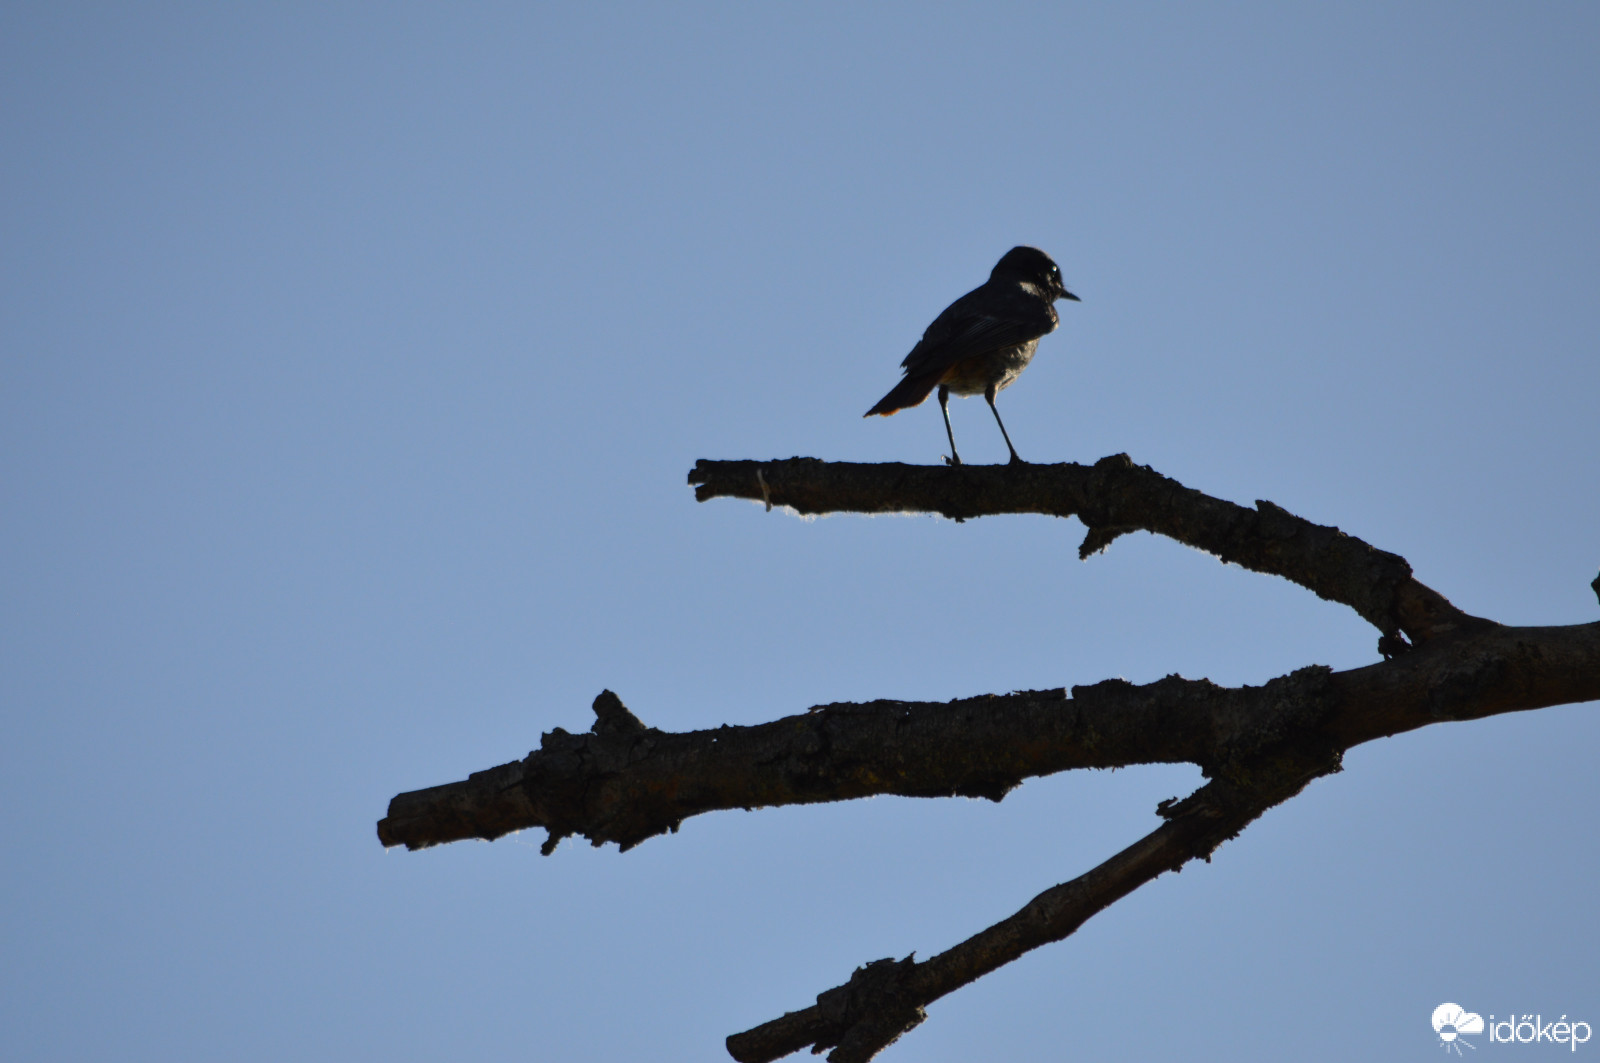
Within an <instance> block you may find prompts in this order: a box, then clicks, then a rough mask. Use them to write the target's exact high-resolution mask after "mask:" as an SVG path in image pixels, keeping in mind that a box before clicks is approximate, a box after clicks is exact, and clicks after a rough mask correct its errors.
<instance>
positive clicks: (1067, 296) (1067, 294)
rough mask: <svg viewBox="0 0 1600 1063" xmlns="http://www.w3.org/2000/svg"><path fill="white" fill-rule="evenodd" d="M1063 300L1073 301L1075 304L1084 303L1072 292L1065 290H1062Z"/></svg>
mask: <svg viewBox="0 0 1600 1063" xmlns="http://www.w3.org/2000/svg"><path fill="white" fill-rule="evenodd" d="M1061 298H1063V299H1071V300H1072V301H1073V302H1075V303H1081V302H1083V300H1082V299H1079V298H1078V297H1077V296H1076V295H1073V294H1072V293H1071V292H1069V291H1067V290H1066V289H1065V288H1063V289H1061Z"/></svg>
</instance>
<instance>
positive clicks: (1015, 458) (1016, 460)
mask: <svg viewBox="0 0 1600 1063" xmlns="http://www.w3.org/2000/svg"><path fill="white" fill-rule="evenodd" d="M1006 464H1007V465H1026V464H1028V463H1027V462H1025V461H1023V460H1022V456H1021V455H1020V454H1018V453H1017V452H1016V451H1014V450H1013V451H1012V452H1011V460H1010V461H1008V462H1006Z"/></svg>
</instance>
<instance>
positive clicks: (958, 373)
mask: <svg viewBox="0 0 1600 1063" xmlns="http://www.w3.org/2000/svg"><path fill="white" fill-rule="evenodd" d="M1038 349H1039V341H1038V340H1029V341H1028V342H1027V343H1019V344H1017V345H1016V346H1015V347H1004V348H1002V349H1000V350H998V351H991V352H990V353H988V354H980V355H978V356H976V357H973V358H964V359H962V360H961V361H959V362H957V363H956V364H955V365H952V366H951V367H950V370H949V372H947V373H946V374H945V375H944V379H942V380H940V381H939V383H941V384H943V385H944V386H945V387H947V388H949V389H950V390H951V391H952V392H954V393H955V394H957V395H982V394H983V393H984V392H985V391H988V390H989V387H990V385H993V386H994V389H995V390H996V391H1001V390H1004V389H1005V388H1008V387H1010V386H1011V382H1012V381H1014V380H1016V379H1017V377H1018V375H1019V374H1021V372H1022V371H1023V370H1024V369H1026V368H1027V367H1028V363H1029V362H1031V361H1033V352H1034V351H1036V350H1038Z"/></svg>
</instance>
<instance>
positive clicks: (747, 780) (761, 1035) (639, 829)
mask: <svg viewBox="0 0 1600 1063" xmlns="http://www.w3.org/2000/svg"><path fill="white" fill-rule="evenodd" d="M690 482H691V483H692V484H696V485H698V486H697V487H696V492H695V494H696V497H697V498H699V499H700V500H701V501H705V500H707V499H710V498H716V497H737V498H747V499H752V500H756V501H761V502H764V503H765V504H766V505H767V506H768V508H769V509H770V508H771V507H772V506H774V505H779V506H784V507H787V508H790V509H793V510H795V511H797V512H800V513H803V514H817V513H834V512H860V513H883V512H930V513H941V514H944V515H945V516H948V517H952V518H954V519H957V520H964V519H968V518H971V517H977V516H983V515H991V514H1001V513H1045V514H1051V515H1055V516H1063V517H1064V516H1075V517H1077V518H1078V519H1079V520H1081V521H1082V522H1083V523H1084V524H1085V525H1086V526H1087V528H1088V529H1089V531H1088V535H1087V536H1086V538H1085V540H1084V542H1083V544H1082V546H1081V548H1080V554H1081V555H1082V556H1085V557H1087V556H1089V555H1091V554H1093V553H1095V552H1097V551H1099V550H1102V549H1104V548H1105V547H1106V546H1107V545H1108V544H1109V543H1111V542H1112V541H1113V540H1114V539H1116V538H1117V537H1118V536H1119V535H1123V534H1126V533H1127V532H1130V531H1135V530H1145V531H1150V532H1154V533H1156V534H1161V535H1166V536H1169V537H1170V538H1173V539H1175V540H1177V541H1179V542H1183V543H1186V544H1188V545H1190V546H1194V547H1197V548H1199V549H1201V550H1205V551H1207V552H1209V553H1212V554H1214V555H1216V556H1217V557H1218V558H1220V559H1222V560H1224V561H1231V562H1234V563H1236V564H1239V565H1242V566H1244V567H1246V568H1250V569H1254V570H1256V571H1259V572H1266V573H1271V574H1273V575H1277V576H1281V577H1283V578H1285V579H1288V580H1291V581H1293V582H1295V583H1298V584H1300V585H1301V586H1303V587H1306V588H1307V589H1309V590H1312V591H1314V592H1315V593H1317V594H1318V595H1320V596H1321V597H1323V598H1326V599H1328V600H1330V601H1335V602H1339V603H1342V604H1344V605H1347V606H1349V607H1350V608H1351V609H1354V610H1355V611H1356V612H1357V613H1358V614H1359V615H1360V616H1362V617H1363V618H1365V619H1366V620H1367V621H1368V622H1370V623H1371V624H1372V625H1373V626H1374V627H1375V628H1377V630H1378V632H1379V635H1380V638H1379V641H1378V650H1379V652H1380V653H1381V654H1382V656H1383V657H1384V658H1386V659H1384V660H1382V661H1379V662H1377V663H1374V664H1371V665H1368V666H1366V667H1363V668H1356V669H1351V670H1348V671H1344V672H1333V671H1332V670H1330V669H1328V668H1325V667H1320V666H1312V667H1307V668H1302V669H1300V670H1298V671H1296V672H1294V673H1292V674H1290V675H1287V676H1282V677H1279V678H1277V679H1273V680H1271V681H1270V682H1268V683H1266V684H1265V685H1263V686H1260V687H1250V686H1244V687H1237V688H1228V687H1219V686H1217V685H1215V684H1213V683H1210V682H1208V681H1206V680H1203V679H1201V680H1190V679H1181V678H1179V677H1176V676H1170V677H1168V678H1166V679H1163V680H1160V681H1158V682H1155V683H1150V684H1145V685H1142V686H1141V685H1134V684H1131V683H1127V682H1124V681H1121V680H1107V681H1105V682H1102V683H1097V684H1094V685H1091V686H1079V687H1074V688H1072V689H1071V690H1070V691H1067V690H1044V691H1024V692H1018V693H1013V694H1007V695H991V696H985V697H977V698H965V699H961V700H957V701H951V702H944V703H937V702H900V701H874V702H867V703H861V704H855V703H841V704H833V705H822V706H816V707H814V708H812V709H811V710H809V711H808V712H806V713H802V714H799V715H796V716H789V717H785V718H783V719H779V720H775V721H773V722H770V723H765V724H760V725H756V726H752V727H727V726H724V727H720V728H716V729H712V730H704V731H691V732H686V733H668V732H663V731H660V730H657V729H655V728H652V727H647V726H646V725H645V724H644V723H643V722H641V721H640V720H639V719H638V718H637V717H636V716H634V714H633V713H631V712H630V711H629V710H628V709H627V708H626V707H624V706H623V704H622V702H621V700H620V699H619V698H617V696H616V695H615V694H613V693H611V692H610V691H605V692H602V693H601V694H600V696H599V697H598V698H596V699H595V702H594V706H593V708H594V712H595V717H596V719H595V722H594V724H593V725H592V726H591V728H590V729H589V731H587V732H585V733H582V734H570V733H568V732H566V731H564V730H562V729H560V728H556V729H554V730H552V731H551V732H550V733H549V734H546V735H544V736H543V738H542V740H541V744H540V748H539V749H537V750H534V751H533V752H531V753H529V754H528V756H526V757H524V758H523V759H521V760H518V761H513V762H511V763H509V764H503V765H501V766H499V767H497V768H491V769H489V770H487V771H482V772H477V773H474V774H473V775H471V776H470V777H468V778H467V779H466V780H464V781H461V782H456V783H450V784H447V785H444V786H435V787H432V788H430V789H426V790H418V791H414V792H411V793H403V794H400V795H398V796H397V797H395V798H394V799H393V800H392V801H391V802H390V805H389V814H388V815H387V816H386V817H385V818H384V819H383V820H382V821H380V822H379V824H378V836H379V839H380V841H382V843H383V844H384V845H386V846H389V845H404V846H406V847H407V848H410V849H421V848H425V847H427V846H430V845H438V844H441V843H443V842H449V841H456V840H459V839H463V838H496V837H499V836H501V835H503V834H506V833H509V832H511V831H516V830H523V829H526V828H528V827H535V826H539V827H544V828H545V829H546V830H547V831H548V832H549V835H548V838H547V840H546V842H545V845H544V851H545V852H547V853H548V852H550V851H551V850H553V849H554V847H555V846H556V845H557V844H558V843H559V842H560V840H561V839H562V838H564V837H568V836H571V835H579V836H582V837H585V838H587V839H589V841H590V842H591V843H593V844H595V845H601V844H603V843H605V842H608V841H611V842H616V843H618V845H619V846H620V847H621V848H623V849H628V848H631V847H632V846H634V845H637V844H638V843H639V842H641V841H643V840H645V839H646V838H649V837H652V836H654V835H657V834H662V833H666V832H669V831H673V830H676V829H677V827H678V825H679V824H680V823H681V822H682V821H683V820H684V819H685V818H687V817H689V816H693V815H697V814H699V813H702V812H709V811H714V810H717V809H727V808H745V809H749V808H756V807H765V806H770V805H783V804H805V803H811V802H819V801H838V800H845V799H848V798H854V797H865V796H869V795H873V794H886V793H887V794H900V795H904V796H911V797H938V796H951V795H963V796H976V797H987V798H990V799H992V800H996V801H998V800H1000V799H1001V798H1002V797H1004V795H1005V794H1006V793H1007V792H1008V791H1009V790H1011V789H1012V788H1013V787H1015V786H1017V785H1018V784H1019V783H1021V782H1022V781H1023V780H1024V779H1027V778H1030V777H1034V776H1039V775H1047V774H1050V773H1052V772H1057V771H1065V770H1068V769H1072V768H1105V767H1121V766H1127V765H1132V764H1148V763H1177V762H1186V763H1193V764H1196V765H1198V766H1199V767H1200V768H1201V770H1202V772H1203V773H1204V775H1205V777H1206V779H1207V780H1208V781H1207V782H1206V783H1205V784H1204V785H1203V786H1201V787H1200V788H1199V789H1198V790H1196V791H1195V793H1193V794H1191V795H1190V796H1189V797H1187V798H1185V799H1183V800H1182V801H1176V800H1174V801H1168V802H1163V804H1162V805H1161V806H1160V807H1159V808H1158V809H1157V813H1158V815H1159V816H1160V817H1161V818H1162V820H1163V822H1162V824H1161V825H1160V826H1159V827H1157V828H1156V830H1154V831H1153V832H1152V833H1150V834H1149V835H1147V836H1146V837H1145V838H1143V839H1140V840H1139V841H1137V842H1135V843H1134V844H1133V845H1131V846H1129V847H1128V848H1127V849H1125V850H1124V851H1123V852H1121V853H1118V854H1117V855H1116V856H1114V857H1112V858H1111V859H1110V860H1107V861H1106V862H1105V863H1103V864H1101V865H1100V866H1099V867H1096V868H1094V869H1092V870H1090V871H1088V872H1087V873H1085V874H1084V875H1082V876H1080V877H1079V878H1076V879H1074V880H1072V881H1071V882H1067V883H1063V884H1061V885H1058V886H1055V887H1052V888H1051V889H1049V890H1046V891H1045V892H1044V893H1041V894H1040V895H1039V896H1038V897H1036V898H1034V899H1033V901H1031V902H1029V904H1028V905H1026V906H1025V907H1024V908H1022V909H1021V910H1020V911H1018V912H1017V913H1016V914H1015V915H1013V916H1011V917H1010V918H1008V919H1006V920H1003V921H1001V922H1000V923H997V924H995V925H994V926H992V927H989V928H987V929H985V930H983V931H981V932H979V933H978V934H976V935H974V936H972V937H971V938H969V939H967V940H966V941H964V942H962V943H960V944H958V945H956V946H955V947H953V948H951V949H949V950H947V951H945V952H943V953H940V954H939V955H937V956H934V957H932V958H930V959H928V960H925V961H922V962H917V961H915V960H913V959H911V958H907V959H905V960H900V961H896V960H893V959H885V960H877V961H874V962H872V963H869V964H867V965H865V966H864V967H862V968H860V969H858V970H857V971H856V972H855V974H854V975H853V976H852V977H851V978H850V979H849V981H848V982H846V983H845V984H844V985H841V986H838V987H836V988H834V989H830V990H826V991H824V992H823V993H821V994H820V995H819V996H818V998H817V1003H816V1004H815V1005H814V1006H812V1007H809V1008H805V1009H802V1010H801V1011H798V1012H792V1013H790V1014H788V1015H785V1016H783V1017H781V1018H779V1019H775V1020H773V1021H772V1022H768V1023H765V1024H763V1025H761V1026H758V1027H756V1028H754V1029H752V1030H749V1031H746V1032H744V1033H741V1034H735V1035H734V1036H732V1037H730V1038H728V1050H729V1052H730V1054H731V1055H732V1056H733V1057H734V1058H735V1059H738V1060H740V1061H741V1063H754V1061H759V1060H771V1059H776V1058H778V1057H780V1056H783V1055H786V1054H788V1053H790V1052H794V1051H797V1050H799V1049H800V1048H804V1047H807V1046H811V1047H813V1048H814V1050H816V1051H823V1050H826V1049H831V1050H832V1051H831V1052H830V1054H829V1057H828V1058H829V1060H830V1061H831V1063H851V1061H865V1060H868V1059H871V1058H872V1057H873V1056H874V1055H875V1054H876V1053H877V1052H879V1051H881V1050H882V1048H883V1047H885V1046H886V1045H888V1044H891V1043H893V1041H894V1040H896V1039H897V1038H898V1037H900V1036H901V1035H902V1034H903V1033H905V1032H906V1031H907V1030H909V1029H911V1028H912V1027H914V1026H916V1025H917V1024H918V1023H920V1022H921V1021H923V1019H924V1017H925V1012H924V1008H925V1007H926V1006H927V1005H928V1004H929V1003H931V1002H932V1001H934V1000H937V999H938V998H939V997H942V996H944V995H945V994H947V993H949V992H951V991H953V990H955V989H957V988H959V987H961V986H963V985H966V984H968V983H970V982H972V981H973V980H975V979H977V978H979V977H982V976H983V975H984V974H986V973H988V972H989V971H992V970H994V969H995V968H997V967H999V966H1002V965H1003V964H1005V963H1008V962H1010V961H1011V960H1013V959H1015V958H1017V957H1018V956H1020V955H1022V954H1023V953H1025V952H1027V951H1028V950H1030V949H1034V948H1037V947H1039V946H1040V945H1043V944H1046V943H1048V942H1051V941H1058V940H1060V939H1062V938H1064V937H1066V936H1067V935H1069V934H1071V933H1072V932H1073V931H1074V930H1076V929H1077V928H1078V927H1079V926H1081V925H1082V924H1083V922H1084V921H1085V920H1087V919H1088V918H1090V917H1091V916H1092V915H1094V914H1095V913H1096V912H1098V911H1100V910H1102V909H1104V908H1105V907H1107V906H1108V905H1110V904H1112V903H1114V902H1115V901H1116V900H1118V899H1119V898H1121V897H1123V896H1126V895H1127V894H1128V893H1129V892H1131V891H1132V890H1134V889H1136V888H1138V887H1139V886H1140V885H1142V884H1144V883H1145V882H1148V881H1150V880H1151V879H1153V878H1155V877H1157V876H1158V875H1160V874H1162V873H1163V872H1165V871H1171V870H1177V869H1178V868H1180V867H1181V866H1182V865H1183V864H1184V863H1186V862H1187V861H1189V860H1192V859H1195V858H1201V859H1210V857H1211V855H1212V853H1213V852H1215V850H1216V848H1217V846H1218V845H1220V844H1221V843H1222V842H1223V841H1225V840H1226V839H1228V838H1230V837H1233V836H1234V835H1236V834H1237V833H1238V832H1239V831H1240V830H1242V829H1244V827H1245V826H1247V825H1248V824H1249V823H1250V822H1251V821H1252V820H1254V819H1255V818H1256V817H1258V816H1260V815H1261V814H1262V813H1264V812H1265V811H1266V810H1268V809H1269V808H1271V807H1273V806H1274V805H1277V804H1279V803H1281V802H1283V801H1285V800H1287V799H1289V798H1290V797H1293V796H1294V795H1295V794H1296V793H1298V792H1299V791H1300V790H1301V789H1302V788H1303V787H1304V786H1305V785H1306V784H1307V783H1308V782H1309V781H1310V780H1312V779H1314V778H1316V777H1318V776H1319V775H1324V774H1328V773H1330V772H1335V771H1338V770H1339V768H1340V763H1341V760H1342V757H1343V754H1344V752H1345V751H1346V750H1348V749H1350V748H1352V747H1354V746H1356V745H1359V744H1361V743H1363V742H1369V741H1372V740H1373V739H1377V738H1383V737H1387V736H1389V735H1394V734H1400V733H1402V732H1405V731H1410V730H1414V729H1416V728H1418V727H1423V726H1426V725H1428V724H1433V723H1439V722H1441V721H1446V720H1465V719H1478V718H1482V717H1485V716H1492V715H1496V714H1500V713H1506V712H1518V711H1524V710H1528V709H1537V708H1543V707H1546V706H1550V705H1559V704H1569V703H1573V702H1581V701H1590V700H1595V699H1597V698H1600V623H1592V624H1581V625H1571V626H1565V627H1520V628H1519V627H1505V626H1502V625H1500V624H1496V623H1494V622H1493V621H1490V620H1486V619H1483V618H1480V617H1473V616H1469V615H1468V614H1466V613H1463V612H1462V611H1461V610H1459V609H1457V608H1456V607H1455V606H1453V605H1451V604H1450V603H1449V602H1448V601H1447V600H1446V599H1445V598H1444V597H1443V596H1442V595H1440V594H1438V593H1437V592H1435V591H1433V590H1432V589H1430V588H1428V587H1425V586H1423V585H1422V584H1421V583H1419V582H1417V580H1416V579H1415V578H1414V577H1413V576H1412V574H1411V567H1410V565H1408V564H1407V563H1406V561H1405V559H1403V558H1401V557H1399V556H1397V555H1395V554H1392V553H1388V552H1386V551H1383V550H1379V549H1377V548H1375V547H1372V546H1370V545H1368V544H1367V543H1364V542H1362V541H1361V540H1360V539H1357V538H1354V537H1352V536H1349V535H1346V534H1345V533H1344V532H1341V531H1339V530H1338V529H1337V528H1329V527H1324V526H1321V525H1317V524H1313V523H1311V522H1310V521H1306V520H1304V519H1302V518H1299V517H1296V516H1294V515H1292V514H1290V513H1287V512H1285V511H1284V510H1283V509H1281V508H1279V507H1277V506H1275V505H1273V504H1272V503H1270V502H1264V501H1262V502H1257V503H1256V505H1255V508H1254V509H1249V508H1246V507H1243V506H1239V505H1236V504H1234V503H1231V502H1226V501H1223V500H1221V499H1216V498H1211V497H1210V496H1207V495H1204V494H1202V493H1200V492H1198V491H1194V490H1192V489H1190V488H1187V487H1184V486H1183V485H1182V484H1179V483H1177V482H1176V481H1174V480H1171V479H1168V478H1167V477H1164V476H1161V475H1160V474H1159V473H1156V472H1153V471H1152V470H1150V469H1148V468H1144V467H1141V466H1137V465H1134V464H1133V462H1131V461H1130V460H1129V459H1128V458H1127V457H1126V456H1125V455H1118V456H1116V457H1111V458H1105V459H1103V460H1101V461H1099V462H1097V463H1096V464H1095V465H1093V466H1080V465H1021V466H959V467H955V468H941V467H923V466H907V465H892V464H891V465H857V464H841V463H828V462H821V461H817V460H815V459H809V458H792V459H789V460H787V461H773V462H755V461H723V462H711V461H701V462H699V463H697V464H696V466H695V469H694V471H693V472H692V473H691V474H690ZM1594 586H1595V590H1596V594H1597V595H1600V579H1597V580H1596V581H1595V584H1594Z"/></svg>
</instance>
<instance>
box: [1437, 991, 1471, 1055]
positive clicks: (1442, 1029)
mask: <svg viewBox="0 0 1600 1063" xmlns="http://www.w3.org/2000/svg"><path fill="white" fill-rule="evenodd" d="M1433 1032H1434V1033H1436V1034H1438V1035H1439V1047H1440V1048H1442V1049H1444V1050H1445V1051H1446V1052H1449V1051H1452V1050H1454V1052H1455V1054H1456V1055H1458V1056H1459V1055H1464V1054H1465V1053H1463V1052H1462V1051H1461V1046H1462V1045H1466V1046H1467V1047H1468V1048H1477V1047H1478V1046H1477V1045H1475V1044H1473V1043H1472V1042H1471V1041H1463V1040H1461V1035H1462V1034H1468V1033H1470V1034H1479V1033H1482V1032H1483V1016H1482V1015H1479V1014H1478V1013H1477V1012H1475V1011H1467V1010H1466V1009H1465V1008H1463V1007H1462V1006H1461V1005H1460V1004H1440V1005H1439V1006H1438V1007H1436V1008H1434V1009H1433Z"/></svg>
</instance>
